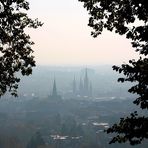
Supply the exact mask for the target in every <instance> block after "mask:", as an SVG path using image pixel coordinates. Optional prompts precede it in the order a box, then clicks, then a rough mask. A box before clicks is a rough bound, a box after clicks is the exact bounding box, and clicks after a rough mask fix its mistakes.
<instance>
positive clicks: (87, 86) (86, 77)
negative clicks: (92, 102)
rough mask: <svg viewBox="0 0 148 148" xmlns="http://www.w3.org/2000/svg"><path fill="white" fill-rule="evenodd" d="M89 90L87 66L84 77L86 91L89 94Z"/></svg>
mask: <svg viewBox="0 0 148 148" xmlns="http://www.w3.org/2000/svg"><path fill="white" fill-rule="evenodd" d="M88 91H89V81H88V74H87V68H86V69H85V77H84V93H85V94H88Z"/></svg>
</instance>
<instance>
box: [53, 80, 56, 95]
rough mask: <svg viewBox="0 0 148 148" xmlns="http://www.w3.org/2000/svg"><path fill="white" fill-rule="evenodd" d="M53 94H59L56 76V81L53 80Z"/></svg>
mask: <svg viewBox="0 0 148 148" xmlns="http://www.w3.org/2000/svg"><path fill="white" fill-rule="evenodd" d="M52 96H57V86H56V80H55V78H54V82H53V90H52Z"/></svg>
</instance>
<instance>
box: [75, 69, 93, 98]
mask: <svg viewBox="0 0 148 148" xmlns="http://www.w3.org/2000/svg"><path fill="white" fill-rule="evenodd" d="M77 86H78V85H77V82H76V79H75V77H74V80H73V94H74V95H77V96H78V95H79V96H82V97H85V96H86V97H92V84H91V82H90V80H89V78H88V72H87V68H86V69H85V75H84V78H82V77H81V78H80V82H79V86H78V87H77Z"/></svg>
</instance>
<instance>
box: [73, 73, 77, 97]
mask: <svg viewBox="0 0 148 148" xmlns="http://www.w3.org/2000/svg"><path fill="white" fill-rule="evenodd" d="M76 91H77V88H76V79H75V76H74V79H73V94H76Z"/></svg>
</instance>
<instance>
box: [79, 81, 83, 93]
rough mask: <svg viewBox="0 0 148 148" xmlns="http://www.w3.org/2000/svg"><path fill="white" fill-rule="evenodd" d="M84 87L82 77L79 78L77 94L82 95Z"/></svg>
mask: <svg viewBox="0 0 148 148" xmlns="http://www.w3.org/2000/svg"><path fill="white" fill-rule="evenodd" d="M83 89H84V87H83V81H82V78H80V83H79V95H83V91H84V90H83Z"/></svg>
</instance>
